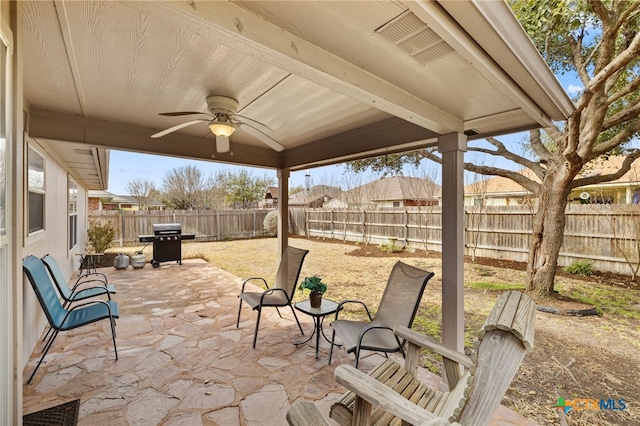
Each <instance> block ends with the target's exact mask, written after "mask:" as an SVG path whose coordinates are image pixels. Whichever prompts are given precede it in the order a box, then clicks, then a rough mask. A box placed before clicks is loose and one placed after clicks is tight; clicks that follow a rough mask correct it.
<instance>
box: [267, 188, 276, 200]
mask: <svg viewBox="0 0 640 426" xmlns="http://www.w3.org/2000/svg"><path fill="white" fill-rule="evenodd" d="M264 198H272V199H274V200H277V199H278V187H277V186H270V187H269V188H267V193H266V194H265V196H264Z"/></svg>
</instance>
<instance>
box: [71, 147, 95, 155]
mask: <svg viewBox="0 0 640 426" xmlns="http://www.w3.org/2000/svg"><path fill="white" fill-rule="evenodd" d="M73 152H74V153H76V154H80V155H93V153H92V152H91V150H90V149H79V148H74V149H73Z"/></svg>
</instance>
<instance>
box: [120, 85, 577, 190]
mask: <svg viewBox="0 0 640 426" xmlns="http://www.w3.org/2000/svg"><path fill="white" fill-rule="evenodd" d="M559 80H560V82H561V83H562V85H563V86H564V88H565V90H566V91H567V93H568V94H569V95H570V96H574V95H575V94H576V93H577V92H579V91H580V90H581V89H582V85H581V84H580V82H579V80H577V79H575V78H571V77H569V76H566V75H565V76H560V78H559ZM525 136H526V133H519V134H514V135H506V136H502V137H500V138H499V139H500V140H501V141H502V142H504V143H505V144H507V146H510V145H511V144H515V143H518V142H519V141H521V140H522V138H523V137H525ZM516 152H518V151H516ZM474 160H475V159H474V158H473V157H472V155H471V154H468V155H467V156H466V158H465V161H472V162H474ZM490 161H495V163H491V164H487V163H484V164H485V165H493V166H496V167H504V168H508V169H515V167H516V166H515V165H514V164H513V163H510V162H509V161H507V160H500V159H498V160H490ZM428 163H429V164H425V166H424V168H422V169H421V170H418V171H415V170H410V169H408V170H406V173H407V174H409V175H413V176H421V177H424V176H428V177H430V178H432V179H434V180H436V181H437V180H438V179H437V176H434V174H437V173H438V172H437V167H436V166H435V165H434V164H433V163H431V162H428ZM187 165H195V166H196V167H197V168H198V169H199V170H201V171H202V172H203V174H204V176H205V177H208V176H209V175H214V174H215V173H217V172H218V171H222V170H226V171H230V172H232V173H233V172H237V171H239V170H241V169H242V168H243V167H241V166H233V165H229V164H222V163H215V162H211V161H196V160H187V159H182V158H175V157H162V156H157V155H148V154H138V153H134V152H126V151H116V150H111V158H110V161H109V188H108V189H107V190H108V191H109V192H111V193H112V194H117V195H127V190H126V185H127V182H130V181H132V180H135V179H141V178H142V179H148V180H151V181H152V182H154V183H155V185H156V187H158V188H160V187H161V186H162V178H163V177H164V176H165V175H166V173H167V172H169V171H170V170H172V169H174V168H178V167H184V166H187ZM248 170H250V171H251V173H252V174H253V175H254V176H259V177H263V176H267V177H270V178H272V179H273V180H274V182H276V181H277V175H276V171H275V170H270V169H259V168H249V169H248ZM309 174H310V184H311V185H333V186H339V187H342V188H343V189H348V188H351V187H354V186H358V185H360V184H363V183H366V182H368V181H370V180H371V179H374V178H375V176H373V175H371V174H363V175H359V176H354V175H352V174H345V167H344V166H342V165H336V166H327V167H318V168H315V169H311V170H310V171H309ZM305 175H306V171H299V172H292V173H291V177H290V181H289V182H290V183H289V185H290V186H291V187H293V186H305V184H306V177H305Z"/></svg>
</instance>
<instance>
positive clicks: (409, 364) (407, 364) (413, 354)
mask: <svg viewBox="0 0 640 426" xmlns="http://www.w3.org/2000/svg"><path fill="white" fill-rule="evenodd" d="M420 349H421V348H420V346H418V345H416V344H415V343H413V342H410V341H407V350H406V351H405V357H404V368H405V369H406V370H407V371H408V372H409V373H411V374H413V375H414V376H415V375H416V374H417V372H418V363H419V362H420Z"/></svg>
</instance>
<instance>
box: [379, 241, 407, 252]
mask: <svg viewBox="0 0 640 426" xmlns="http://www.w3.org/2000/svg"><path fill="white" fill-rule="evenodd" d="M378 247H380V250H382V251H384V252H385V253H400V252H401V251H403V250H404V247H402V246H399V245H397V244H395V243H393V242H391V243H387V244H380V245H379V246H378Z"/></svg>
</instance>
